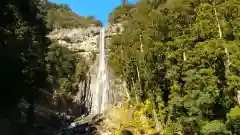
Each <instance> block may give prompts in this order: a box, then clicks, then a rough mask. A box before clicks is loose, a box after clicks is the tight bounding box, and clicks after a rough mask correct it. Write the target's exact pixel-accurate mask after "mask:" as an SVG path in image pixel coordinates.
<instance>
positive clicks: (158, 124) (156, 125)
mask: <svg viewBox="0 0 240 135" xmlns="http://www.w3.org/2000/svg"><path fill="white" fill-rule="evenodd" d="M152 113H153V117H154V121H155V128H156V130H157V131H158V132H159V131H160V130H162V125H161V123H160V121H159V120H158V117H157V113H156V111H155V109H154V108H153V110H152Z"/></svg>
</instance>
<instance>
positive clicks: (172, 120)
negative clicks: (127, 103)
mask: <svg viewBox="0 0 240 135" xmlns="http://www.w3.org/2000/svg"><path fill="white" fill-rule="evenodd" d="M239 4H240V3H238V2H237V1H234V0H228V1H224V0H215V1H211V0H209V1H208V0H201V1H196V0H151V1H150V0H141V1H139V2H137V3H136V4H135V5H134V8H133V9H132V10H131V11H132V12H131V13H129V12H128V13H129V14H128V16H130V17H128V18H124V21H125V22H126V23H125V25H124V31H123V32H122V33H121V34H118V35H116V36H114V37H113V39H112V40H111V45H110V50H111V52H110V56H109V57H110V65H111V67H112V68H113V69H114V71H115V72H116V74H118V75H120V76H121V77H122V79H124V80H125V81H126V82H127V83H128V85H129V86H130V93H131V95H132V97H133V98H132V99H134V100H140V101H141V102H144V101H145V100H148V99H150V100H151V103H152V108H151V109H153V110H156V111H157V116H158V120H160V121H161V123H162V126H163V129H164V131H165V134H177V133H178V132H179V131H181V132H182V133H183V134H185V135H193V134H195V133H197V134H206V135H210V134H213V133H214V134H229V132H228V131H231V132H232V133H233V134H234V133H236V132H238V131H234V130H232V128H227V127H226V123H227V119H228V118H227V114H228V113H229V111H230V110H231V108H233V107H234V106H238V102H237V91H238V90H239V88H240V86H239V84H240V82H239V81H240V78H239V72H238V67H239V59H238V55H239V52H238V50H239V49H240V47H239V43H240V42H239V37H240V35H239V31H240V27H239V26H240V25H239V23H237V22H238V21H239V19H240V14H239V11H240V10H239V8H240V5H239ZM116 13H119V11H118V9H116V10H115V11H114V12H113V13H112V14H116ZM123 15H125V13H123ZM118 16H121V15H118ZM122 22H123V21H122ZM120 23H121V22H120ZM135 97H136V98H135ZM134 100H133V101H132V102H136V101H134ZM239 115H240V114H239ZM235 118H236V117H235ZM216 120H217V121H216ZM222 127H224V128H222ZM214 128H215V129H214ZM212 129H214V130H212ZM220 129H224V130H225V131H221V133H220ZM234 129H235V128H234Z"/></svg>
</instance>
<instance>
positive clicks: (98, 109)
mask: <svg viewBox="0 0 240 135" xmlns="http://www.w3.org/2000/svg"><path fill="white" fill-rule="evenodd" d="M104 31H105V30H104V29H103V28H102V29H101V31H100V45H99V50H100V54H99V65H98V72H97V80H96V84H95V88H94V89H92V95H93V97H92V108H91V114H100V113H102V112H103V111H104V110H105V109H106V106H107V101H108V96H107V95H108V94H107V93H108V89H109V81H108V70H107V60H106V59H107V57H106V52H105V33H104Z"/></svg>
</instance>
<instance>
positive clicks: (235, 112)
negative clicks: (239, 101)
mask: <svg viewBox="0 0 240 135" xmlns="http://www.w3.org/2000/svg"><path fill="white" fill-rule="evenodd" d="M227 127H228V129H229V130H231V131H232V133H233V134H240V108H239V107H235V108H232V109H231V110H230V112H229V113H228V114H227Z"/></svg>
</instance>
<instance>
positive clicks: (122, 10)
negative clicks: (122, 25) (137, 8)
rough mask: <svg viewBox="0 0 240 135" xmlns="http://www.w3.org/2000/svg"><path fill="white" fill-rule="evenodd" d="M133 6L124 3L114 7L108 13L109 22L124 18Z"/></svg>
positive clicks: (116, 21)
mask: <svg viewBox="0 0 240 135" xmlns="http://www.w3.org/2000/svg"><path fill="white" fill-rule="evenodd" d="M133 8H134V6H133V5H131V4H125V5H124V6H118V7H116V8H115V10H114V12H112V13H110V15H109V22H110V23H118V22H121V21H122V20H126V19H127V18H128V17H129V16H130V14H131V10H132V9H133Z"/></svg>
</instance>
